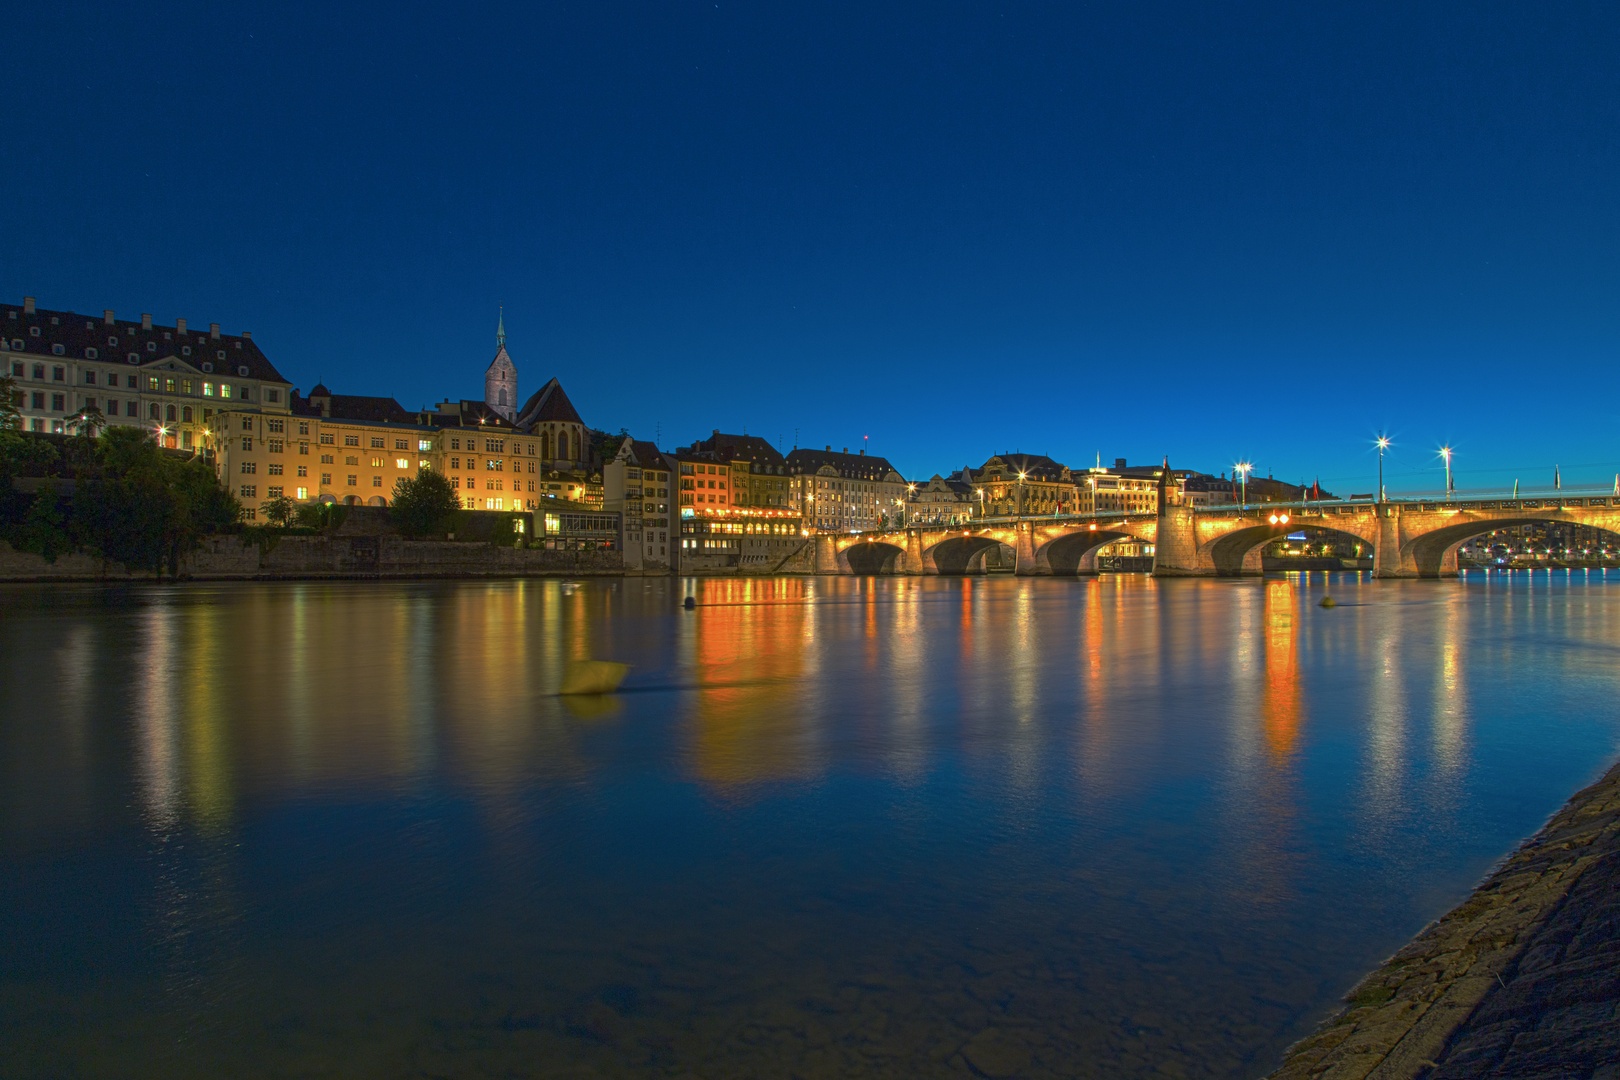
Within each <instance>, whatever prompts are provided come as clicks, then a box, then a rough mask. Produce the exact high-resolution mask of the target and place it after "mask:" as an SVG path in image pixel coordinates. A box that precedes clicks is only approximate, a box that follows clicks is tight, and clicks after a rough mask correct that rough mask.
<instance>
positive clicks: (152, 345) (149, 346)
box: [146, 341, 157, 352]
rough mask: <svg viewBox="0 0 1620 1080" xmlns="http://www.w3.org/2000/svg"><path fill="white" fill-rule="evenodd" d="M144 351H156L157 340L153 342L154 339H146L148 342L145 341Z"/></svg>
mask: <svg viewBox="0 0 1620 1080" xmlns="http://www.w3.org/2000/svg"><path fill="white" fill-rule="evenodd" d="M146 351H147V352H157V342H155V341H148V342H147V343H146Z"/></svg>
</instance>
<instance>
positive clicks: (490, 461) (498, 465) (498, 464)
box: [484, 458, 505, 472]
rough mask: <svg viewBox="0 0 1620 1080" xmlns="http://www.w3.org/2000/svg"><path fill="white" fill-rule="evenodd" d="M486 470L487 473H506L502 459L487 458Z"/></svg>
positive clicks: (485, 460) (485, 461)
mask: <svg viewBox="0 0 1620 1080" xmlns="http://www.w3.org/2000/svg"><path fill="white" fill-rule="evenodd" d="M484 469H485V471H487V472H504V471H505V469H504V468H503V463H502V461H501V459H500V458H486V459H484Z"/></svg>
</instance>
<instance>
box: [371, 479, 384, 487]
mask: <svg viewBox="0 0 1620 1080" xmlns="http://www.w3.org/2000/svg"><path fill="white" fill-rule="evenodd" d="M371 486H372V487H382V477H380V476H373V477H372V478H371Z"/></svg>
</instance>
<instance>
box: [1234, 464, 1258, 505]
mask: <svg viewBox="0 0 1620 1080" xmlns="http://www.w3.org/2000/svg"><path fill="white" fill-rule="evenodd" d="M1232 471H1233V472H1235V473H1237V474H1238V475H1239V477H1241V478H1242V481H1243V507H1244V509H1247V508H1248V506H1249V473H1251V472H1253V471H1254V464H1253V463H1252V462H1248V461H1240V462H1238V463H1237V464H1236V465H1233V466H1232Z"/></svg>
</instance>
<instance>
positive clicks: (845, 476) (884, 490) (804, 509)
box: [787, 446, 909, 532]
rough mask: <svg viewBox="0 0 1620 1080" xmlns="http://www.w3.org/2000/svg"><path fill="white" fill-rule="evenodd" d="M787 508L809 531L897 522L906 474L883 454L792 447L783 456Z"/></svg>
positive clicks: (902, 515) (901, 514)
mask: <svg viewBox="0 0 1620 1080" xmlns="http://www.w3.org/2000/svg"><path fill="white" fill-rule="evenodd" d="M787 465H788V474H789V479H790V483H789V487H788V508H789V509H790V510H792V511H793V513H794V514H795V515H796V516H797V517H798V518H799V520H800V521H802V522H803V524H804V528H805V529H806V530H809V531H813V532H860V531H862V530H865V529H877V528H886V527H895V526H899V525H900V523H901V522H902V521H903V520H904V518H905V512H906V496H907V495H908V494H909V492H908V491H907V485H906V480H905V477H903V476H901V475H900V473H899V471H898V470H896V469H895V467H894V466H893V465H890V464H889V462H888V459H887V458H881V457H876V456H869V455H868V454H867V453H866V451H865V450H862V451H861V452H860V453H858V454H851V453H850V452H849V447H847V446H846V447H845V448H844V450H843V452H842V453H835V452H834V451H833V448H832V447H830V446H829V447H827V448H826V449H825V450H804V449H799V448H795V449H794V450H793V452H792V453H790V454H788V456H787Z"/></svg>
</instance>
